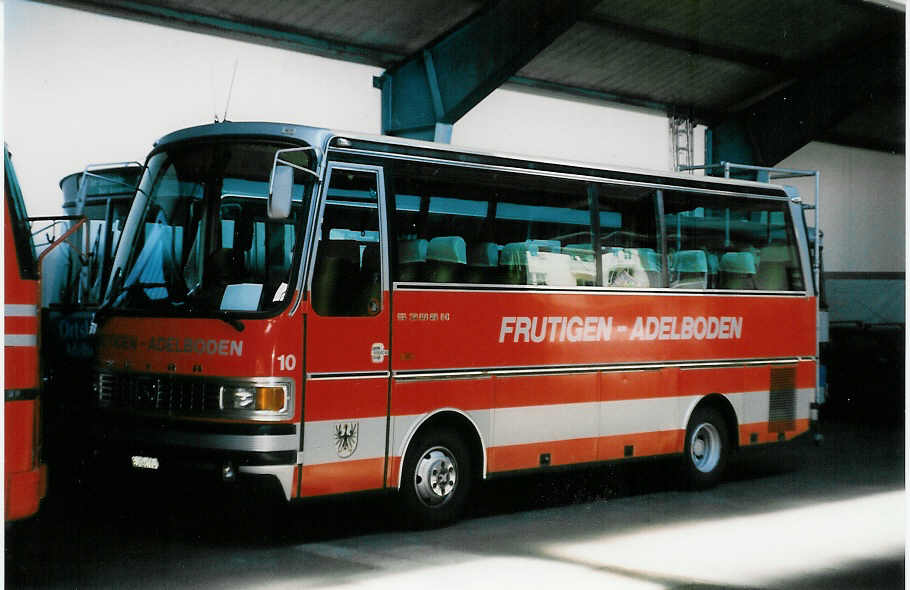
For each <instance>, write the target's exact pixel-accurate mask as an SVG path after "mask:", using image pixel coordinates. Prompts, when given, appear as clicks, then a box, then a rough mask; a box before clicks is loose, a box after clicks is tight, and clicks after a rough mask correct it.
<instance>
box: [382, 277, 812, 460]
mask: <svg viewBox="0 0 910 590" xmlns="http://www.w3.org/2000/svg"><path fill="white" fill-rule="evenodd" d="M416 309H422V310H431V311H433V312H434V313H432V315H430V314H419V313H411V311H410V310H416ZM396 310H399V311H398V312H397V313H396V316H395V321H394V322H393V347H392V348H393V351H394V354H393V370H395V371H399V372H400V371H405V370H410V371H420V370H422V371H426V373H423V374H421V375H422V377H423V378H424V379H426V381H423V382H417V383H409V384H407V385H406V386H404V387H402V384H396V385H393V389H392V391H393V393H392V400H393V401H392V408H391V411H392V416H393V419H395V420H399V421H400V420H401V418H402V416H401V414H407V413H409V412H415V411H419V412H431V411H433V409H434V408H439V407H444V406H454V407H457V408H459V409H462V410H465V411H469V410H472V411H474V412H477V411H479V410H481V409H482V408H483V406H482V405H480V401H481V400H479V399H477V398H473V397H470V396H468V395H467V391H468V390H470V389H471V388H468V390H465V389H464V387H465V386H464V385H463V384H464V383H466V381H465V380H460V379H459V380H452V377H453V376H455V375H458V371H459V370H464V371H470V370H474V369H484V370H485V371H492V374H491V375H490V378H491V381H492V383H493V390H494V397H493V399H492V400H491V405H489V406H486V407H488V408H490V409H491V412H492V426H491V430H492V432H491V435H490V436H489V437H488V438H487V439H486V441H487V453H488V457H487V462H488V465H487V467H488V471H489V472H497V471H512V470H518V469H528V468H536V467H540V466H542V465H564V464H572V463H582V462H588V461H595V460H613V459H621V458H625V457H637V456H649V455H660V454H668V453H680V452H682V450H683V446H684V435H685V428H686V423H687V420H688V417H689V415H690V414H691V411H692V409H693V408H694V406H695V405H696V404H697V403H698V402H699V401H700V400H701V399H703V398H704V397H705V396H708V395H710V394H720V395H723V396H724V397H725V398H726V399H727V400H728V401H729V402H730V405H731V406H732V408H733V412H734V414H735V416H736V419H737V424H738V426H739V428H740V435H739V442H740V443H742V444H755V443H761V442H772V441H777V440H783V439H789V438H792V437H793V436H795V435H797V434H800V433H802V432H805V431H806V430H807V429H808V411H809V403H810V401H811V395H812V388H813V387H814V372H813V371H814V369H813V367H814V361H811V360H802V361H799V360H797V358H798V357H805V356H812V354H813V352H814V343H813V334H814V313H813V311H814V302H813V300H812V299H811V298H806V297H798V296H797V297H792V296H791V297H758V296H741V295H740V296H730V295H726V296H724V295H675V294H673V295H670V294H667V295H639V294H635V295H631V294H616V293H609V294H607V293H598V294H592V293H545V292H523V293H517V292H509V293H496V292H493V291H456V290H425V291H423V290H419V289H413V290H408V289H401V290H399V291H398V292H397V293H396ZM521 317H524V318H527V319H526V320H524V321H523V323H519V320H518V318H521ZM573 317H577V318H578V319H577V320H574V321H572V322H571V323H570V322H569V320H570V319H571V318H573ZM429 318H436V319H429ZM534 318H536V319H537V323H535V321H534ZM548 318H560V320H559V321H556V322H554V321H553V320H551V319H548ZM590 318H594V319H590ZM699 318H701V319H699ZM696 321H697V322H699V323H698V324H696V323H695V322H696ZM541 322H547V323H546V324H545V325H546V330H544V329H543V328H542V327H541V326H543V325H544V324H542V323H541ZM604 325H606V326H608V328H609V329H608V330H606V329H604V328H603V326H604ZM696 325H698V326H700V327H698V328H695V327H693V326H696ZM431 342H432V343H433V345H432V346H431V345H430V343H431ZM775 359H780V360H775ZM671 363H672V364H671ZM614 364H615V368H614V367H609V365H614ZM664 364H670V366H661V365H664ZM604 365H606V366H607V368H606V370H604V369H603V368H601V367H604ZM628 365H633V366H631V367H628ZM641 365H650V366H641ZM626 367H628V368H626ZM433 369H437V371H438V373H437V372H434V371H433ZM399 374H400V373H399ZM437 374H438V377H437V378H435V379H432V378H431V377H432V376H433V375H437ZM474 381H478V382H479V381H481V379H475V380H474ZM408 388H412V389H411V390H410V391H411V395H410V399H411V400H419V403H414V402H413V401H412V402H411V403H409V404H403V403H401V399H402V396H403V394H405V393H406V392H408V391H409V389H408ZM775 416H776V417H775ZM393 448H394V447H393ZM391 452H394V451H391ZM398 459H400V457H398V458H396V457H395V456H393V457H392V464H393V466H394V468H395V469H397V464H398V463H397V462H396V461H397V460H398Z"/></svg>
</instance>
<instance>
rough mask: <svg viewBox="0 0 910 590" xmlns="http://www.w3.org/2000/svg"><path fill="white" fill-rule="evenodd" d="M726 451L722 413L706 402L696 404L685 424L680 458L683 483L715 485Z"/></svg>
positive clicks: (718, 479) (727, 443)
mask: <svg viewBox="0 0 910 590" xmlns="http://www.w3.org/2000/svg"><path fill="white" fill-rule="evenodd" d="M728 452H729V441H728V439H727V426H726V422H725V421H724V418H723V416H721V414H720V412H718V411H717V410H716V409H714V408H712V407H709V406H701V407H699V408H696V409H695V411H694V412H693V413H692V417H691V418H690V419H689V426H688V427H687V428H686V445H685V451H684V453H683V461H684V471H685V473H684V475H685V477H686V480H687V483H688V484H689V485H690V486H691V487H693V488H695V489H699V490H703V489H707V488H710V487H714V486H716V485H717V484H718V482H719V481H720V479H721V477H722V476H723V472H724V468H725V467H726V465H727V455H728Z"/></svg>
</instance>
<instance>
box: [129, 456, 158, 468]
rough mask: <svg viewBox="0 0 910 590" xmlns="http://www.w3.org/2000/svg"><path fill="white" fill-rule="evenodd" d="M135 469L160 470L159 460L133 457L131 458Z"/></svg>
mask: <svg viewBox="0 0 910 590" xmlns="http://www.w3.org/2000/svg"><path fill="white" fill-rule="evenodd" d="M130 460H131V461H132V463H133V467H136V468H137V469H158V459H157V458H155V457H141V456H139V455H133V456H132V457H130Z"/></svg>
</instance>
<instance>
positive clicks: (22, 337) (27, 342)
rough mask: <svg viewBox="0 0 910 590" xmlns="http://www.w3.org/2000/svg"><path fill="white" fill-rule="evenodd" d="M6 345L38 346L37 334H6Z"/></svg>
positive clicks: (4, 341) (4, 343)
mask: <svg viewBox="0 0 910 590" xmlns="http://www.w3.org/2000/svg"><path fill="white" fill-rule="evenodd" d="M3 345H4V346H38V335H37V334H4V335H3Z"/></svg>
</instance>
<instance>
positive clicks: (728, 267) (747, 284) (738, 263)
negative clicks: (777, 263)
mask: <svg viewBox="0 0 910 590" xmlns="http://www.w3.org/2000/svg"><path fill="white" fill-rule="evenodd" d="M720 288H721V289H736V290H750V291H751V290H753V289H755V258H754V257H753V256H752V253H751V252H727V253H726V254H724V255H723V256H721V258H720Z"/></svg>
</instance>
